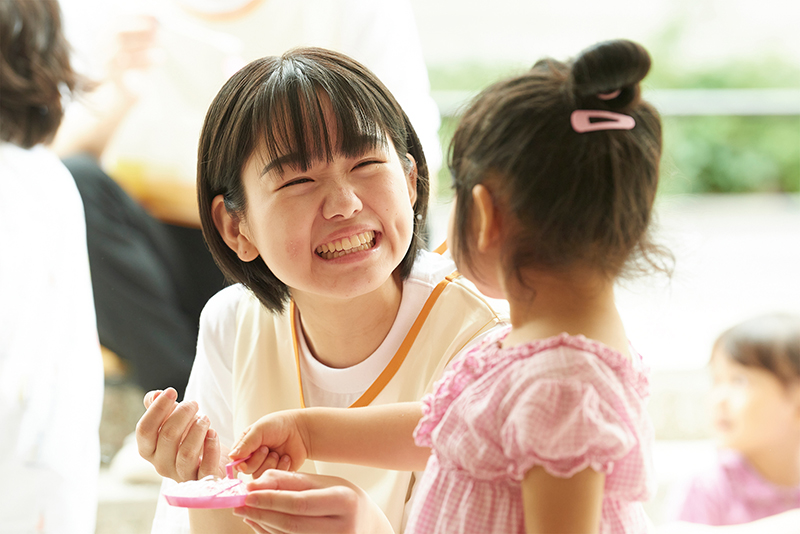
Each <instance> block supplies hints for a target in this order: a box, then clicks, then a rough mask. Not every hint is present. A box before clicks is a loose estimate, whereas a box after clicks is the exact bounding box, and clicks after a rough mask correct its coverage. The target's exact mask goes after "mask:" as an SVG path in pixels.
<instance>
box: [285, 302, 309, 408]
mask: <svg viewBox="0 0 800 534" xmlns="http://www.w3.org/2000/svg"><path fill="white" fill-rule="evenodd" d="M294 316H295V311H294V300H291V301H289V324H290V325H292V346H293V347H294V361H295V363H296V364H297V383H298V384H300V407H301V408H305V407H306V400H305V398H304V397H305V396H304V395H303V374H302V373H301V372H300V347H299V345H298V343H299V342H298V341H297V340H298V339H299V338H298V337H297V329H296V327H295V326H294Z"/></svg>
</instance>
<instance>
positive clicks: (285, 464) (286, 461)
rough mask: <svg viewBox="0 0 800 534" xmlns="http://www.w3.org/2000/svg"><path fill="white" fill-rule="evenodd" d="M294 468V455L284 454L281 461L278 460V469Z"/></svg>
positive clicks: (287, 469)
mask: <svg viewBox="0 0 800 534" xmlns="http://www.w3.org/2000/svg"><path fill="white" fill-rule="evenodd" d="M291 468H292V457H291V456H289V455H288V454H284V455H283V456H281V459H280V461H279V462H278V467H276V468H275V469H278V470H279V471H289V470H290V469H291Z"/></svg>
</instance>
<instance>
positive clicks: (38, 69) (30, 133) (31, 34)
mask: <svg viewBox="0 0 800 534" xmlns="http://www.w3.org/2000/svg"><path fill="white" fill-rule="evenodd" d="M77 84H78V77H77V75H76V74H75V73H74V72H73V70H72V67H71V66H70V61H69V45H68V44H67V41H66V39H65V38H64V34H63V32H62V28H61V10H60V8H59V6H58V2H57V1H56V0H2V1H0V139H2V140H3V141H7V142H9V143H13V144H15V145H18V146H21V147H23V148H30V147H32V146H34V145H37V144H39V143H47V142H49V141H50V140H52V138H53V136H54V135H55V133H56V130H57V129H58V126H59V125H60V124H61V119H62V117H63V115H64V108H63V104H62V95H64V94H66V93H70V92H72V91H73V90H74V89H75V87H76V85H77Z"/></svg>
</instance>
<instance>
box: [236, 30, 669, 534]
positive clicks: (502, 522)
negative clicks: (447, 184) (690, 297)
mask: <svg viewBox="0 0 800 534" xmlns="http://www.w3.org/2000/svg"><path fill="white" fill-rule="evenodd" d="M649 68H650V56H649V55H648V53H647V51H646V50H645V49H644V48H643V47H642V46H640V45H639V44H637V43H633V42H630V41H624V40H618V41H610V42H604V43H600V44H598V45H596V46H594V47H591V48H589V49H587V50H584V51H583V52H582V53H581V54H580V55H579V56H578V57H577V58H576V59H575V60H574V61H569V62H559V61H555V60H551V59H546V60H542V61H539V62H538V63H536V64H535V65H534V67H533V68H532V69H531V70H530V71H528V72H526V73H524V74H522V75H520V76H517V77H513V78H510V79H506V80H503V81H500V82H498V83H496V84H494V85H492V86H490V87H489V88H487V89H486V90H484V91H483V92H482V93H481V94H480V95H479V96H478V97H477V98H476V99H475V100H474V101H473V102H472V104H471V105H470V107H469V108H468V109H467V111H466V112H465V114H464V116H463V119H462V120H461V123H460V124H459V126H458V128H457V130H456V132H455V135H454V138H453V142H452V146H451V155H450V165H451V169H452V174H453V181H454V188H455V207H454V211H453V212H452V218H451V223H450V227H449V233H448V243H449V245H450V247H451V250H452V251H453V257H454V258H455V259H456V263H457V264H458V267H459V271H460V272H462V273H463V274H464V276H465V277H467V278H469V279H471V280H472V281H473V282H475V284H476V285H477V286H478V288H479V289H481V291H482V292H484V293H485V294H487V295H490V296H493V297H496V298H506V299H507V300H508V303H509V306H510V317H511V325H509V326H507V327H503V328H500V329H498V330H496V331H494V332H493V333H491V334H490V335H489V336H488V337H487V338H485V339H484V340H482V341H481V342H480V343H479V344H478V345H476V346H474V347H473V348H472V349H470V350H468V351H465V353H463V355H462V356H459V357H458V358H457V360H456V361H455V362H454V363H453V365H452V366H451V367H450V368H449V369H448V371H447V372H446V373H445V375H444V377H443V378H442V379H441V380H439V381H438V382H437V383H436V385H435V388H434V392H433V393H432V394H429V395H427V396H426V397H425V398H424V400H423V401H422V403H419V402H411V403H400V404H395V405H392V406H380V407H368V408H362V409H359V410H337V409H330V408H313V409H308V410H296V411H290V412H286V413H282V414H270V415H266V416H265V417H263V418H262V419H261V420H260V421H259V422H258V423H256V424H255V425H253V426H251V427H250V428H249V429H248V431H247V433H246V434H245V435H244V436H243V437H242V438H241V439H240V441H239V442H238V443H237V445H236V447H235V448H234V450H233V451H232V452H231V457H232V458H234V459H239V458H246V457H247V456H248V455H249V454H250V453H252V452H254V451H261V450H262V449H263V448H264V447H267V448H269V449H270V451H271V452H270V453H275V454H280V455H288V456H289V457H290V464H291V466H292V467H295V466H299V465H301V464H302V463H303V461H305V459H306V458H307V457H310V458H312V459H314V460H322V459H324V460H333V461H346V462H359V463H363V464H365V465H375V466H380V467H384V468H388V469H414V470H417V469H422V468H423V466H425V472H424V475H423V478H422V480H421V481H420V482H419V488H418V494H417V496H416V498H415V500H414V502H413V506H412V510H411V515H410V518H409V522H408V525H407V528H406V530H405V532H406V533H426V534H427V533H438V532H441V533H444V532H447V533H452V532H472V533H487V532H503V533H511V532H581V533H591V532H595V533H596V532H602V533H623V532H625V533H628V532H630V533H634V532H635V533H642V532H650V531H652V528H653V527H652V524H651V523H650V521H649V519H648V518H647V516H646V514H645V512H644V508H643V506H642V503H643V502H644V501H646V500H648V499H649V498H650V497H651V496H652V495H653V491H654V482H655V481H654V474H653V466H652V446H653V428H652V424H651V422H650V419H649V417H648V415H647V411H646V406H645V403H646V399H647V397H648V395H649V386H648V378H647V376H648V373H647V369H646V366H645V364H644V362H643V360H642V358H641V357H640V356H639V355H638V354H637V353H636V351H635V350H634V349H633V348H632V347H631V345H630V344H629V342H628V339H627V336H626V334H625V329H624V327H623V324H622V321H621V318H620V315H619V313H618V312H617V308H616V305H615V301H614V283H615V281H616V280H617V279H618V278H619V277H620V276H622V275H626V274H632V273H635V272H643V271H650V270H653V269H656V270H664V271H668V263H669V260H670V258H669V255H668V253H666V252H664V251H661V250H659V249H658V248H657V247H655V246H654V245H653V244H652V243H651V242H650V240H649V239H648V234H647V231H648V225H649V223H650V218H651V213H652V208H653V201H654V198H655V194H656V188H657V184H658V169H659V159H660V156H661V122H660V119H659V116H658V113H657V112H656V111H655V109H654V108H653V107H652V106H651V105H650V104H648V103H647V102H645V101H643V100H642V99H641V97H640V82H641V80H642V79H643V78H644V77H645V75H646V74H647V72H648V70H649ZM259 460H260V456H258V457H253V458H251V459H250V460H248V461H247V462H246V463H243V464H240V465H239V467H240V468H241V469H242V470H244V471H245V472H253V471H255V472H256V473H258V472H259V471H260V469H261V468H262V466H260V465H259V463H258V462H259ZM244 514H245V517H248V515H247V511H246V510H245V512H244ZM262 526H263V525H262Z"/></svg>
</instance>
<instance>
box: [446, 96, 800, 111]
mask: <svg viewBox="0 0 800 534" xmlns="http://www.w3.org/2000/svg"><path fill="white" fill-rule="evenodd" d="M432 94H433V98H434V100H436V103H437V104H438V106H439V111H440V112H441V114H442V116H443V117H455V116H458V115H459V114H460V113H461V111H462V110H463V108H464V107H465V106H466V105H467V104H468V103H469V101H470V100H471V99H472V97H473V96H475V94H477V93H475V92H471V91H434V92H433V93H432ZM644 97H645V98H646V99H647V100H648V101H650V102H652V103H653V105H654V106H656V108H657V109H658V110H659V112H661V114H662V115H665V116H668V115H673V116H691V115H695V116H697V115H800V89H650V90H648V89H645V90H644Z"/></svg>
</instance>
